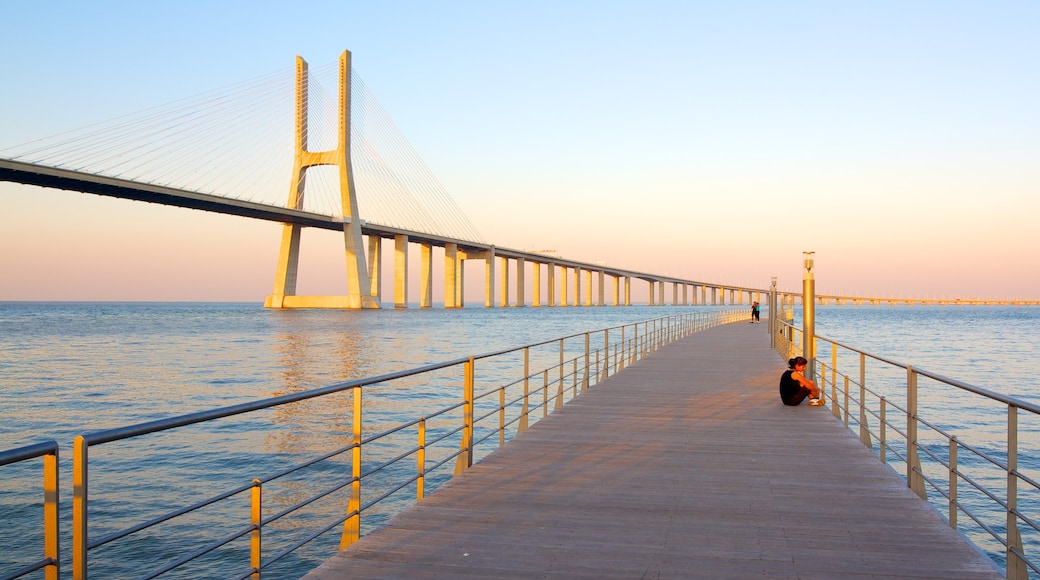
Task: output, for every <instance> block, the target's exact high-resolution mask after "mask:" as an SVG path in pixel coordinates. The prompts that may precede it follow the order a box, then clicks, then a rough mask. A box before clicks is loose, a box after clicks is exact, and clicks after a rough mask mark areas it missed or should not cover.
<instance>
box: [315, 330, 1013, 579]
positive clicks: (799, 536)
mask: <svg viewBox="0 0 1040 580" xmlns="http://www.w3.org/2000/svg"><path fill="white" fill-rule="evenodd" d="M766 328H767V325H766V324H755V325H752V324H730V325H727V326H723V327H720V328H716V329H712V330H709V331H705V332H701V333H698V334H695V335H693V336H691V337H688V338H686V339H684V340H682V341H679V342H676V343H674V344H672V345H669V346H667V347H665V348H663V349H661V350H659V351H657V352H656V353H653V354H652V355H650V356H649V357H648V358H646V359H644V360H642V361H640V362H638V363H637V364H635V365H633V366H631V367H629V368H628V369H626V370H625V371H623V372H621V373H620V374H618V375H615V376H613V377H610V378H609V379H608V380H607V381H604V382H603V383H601V384H599V385H597V386H595V387H594V388H592V389H590V390H589V391H587V392H586V393H584V394H582V395H581V396H579V397H578V398H577V399H575V400H574V401H572V402H570V403H568V404H567V405H566V406H565V407H564V408H563V409H562V410H561V411H558V412H556V413H555V414H553V415H550V416H549V417H547V418H545V419H543V420H541V421H539V422H538V423H537V424H535V425H534V426H533V427H532V428H531V429H530V430H529V431H528V432H527V433H525V434H523V435H522V436H520V437H517V438H516V439H515V440H514V441H513V442H511V443H509V444H507V445H506V446H505V447H504V448H502V449H499V450H497V451H495V452H494V453H492V454H490V455H489V456H488V457H486V458H485V459H484V460H483V461H481V462H480V463H478V464H476V465H474V466H473V468H472V469H470V470H469V471H468V472H466V473H465V474H463V475H462V476H461V477H458V478H455V479H454V480H452V481H450V482H448V483H447V484H445V485H444V486H442V487H441V488H440V489H439V490H437V491H436V492H435V493H433V494H431V495H429V496H428V497H427V498H426V499H424V500H423V501H422V502H420V503H419V504H417V505H415V506H413V507H412V508H410V509H408V510H406V511H404V512H403V513H401V514H398V515H397V516H396V517H395V518H393V519H392V520H391V522H390V523H389V524H388V525H387V526H385V527H384V528H382V529H379V530H377V531H375V532H373V533H371V534H369V535H367V536H365V537H363V538H361V540H360V541H359V542H358V543H356V544H355V545H353V546H351V547H350V548H349V549H347V550H345V551H343V552H341V553H339V554H338V555H336V556H335V557H333V558H332V559H330V560H329V561H327V562H326V563H324V564H323V565H321V566H320V567H319V568H317V569H315V570H314V571H312V572H311V573H310V574H308V575H307V576H306V578H307V579H308V580H328V579H333V578H335V579H346V578H546V577H555V578H687V577H699V578H821V579H832V578H1002V577H1003V575H1002V574H1001V573H999V572H998V571H997V570H996V569H995V568H994V567H993V564H992V563H991V562H990V561H989V560H988V559H987V558H985V557H984V556H982V555H980V554H979V553H978V552H977V551H976V550H975V549H974V548H973V547H972V546H971V545H970V544H969V543H968V542H967V541H966V540H965V539H964V538H963V537H962V536H961V535H960V534H958V533H957V532H955V531H954V530H952V529H950V527H949V526H948V525H946V523H945V522H944V520H943V519H942V518H941V517H940V516H939V515H938V513H937V512H936V511H935V510H933V509H932V508H931V507H930V506H929V505H927V504H926V503H925V502H923V501H921V500H920V499H919V498H918V497H917V496H916V495H914V494H913V493H912V492H910V490H909V489H907V487H906V486H905V484H904V483H903V481H902V479H901V478H899V477H898V475H896V474H895V473H894V472H893V471H892V470H891V469H890V468H888V467H887V466H885V465H882V464H881V463H880V462H879V461H878V459H877V457H876V456H875V455H873V454H872V453H871V452H870V451H869V450H868V449H866V448H865V447H863V445H862V444H861V443H860V442H859V440H858V438H857V437H856V436H854V435H853V434H852V433H851V432H849V431H847V430H846V429H845V428H844V426H843V425H842V424H841V423H840V422H839V421H837V420H835V418H834V416H833V415H832V414H831V412H830V410H829V408H820V407H809V406H807V405H804V404H803V405H802V406H800V407H785V406H783V405H782V404H781V403H780V401H779V398H778V396H777V382H778V379H779V376H780V373H781V372H783V370H784V368H785V367H786V365H785V364H784V363H783V361H781V360H780V357H778V356H777V354H776V353H775V352H774V351H772V350H770V348H769V344H768V343H769V337H768V335H767V332H766Z"/></svg>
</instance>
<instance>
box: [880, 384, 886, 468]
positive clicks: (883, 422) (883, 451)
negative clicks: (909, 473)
mask: <svg viewBox="0 0 1040 580" xmlns="http://www.w3.org/2000/svg"><path fill="white" fill-rule="evenodd" d="M886 403H887V401H885V398H884V397H881V401H880V409H879V410H878V415H880V416H881V419H880V421H881V425H880V430H879V431H880V433H879V437H880V438H879V439H878V457H879V458H880V459H881V463H887V460H886V455H887V453H886V451H887V450H888V419H887V418H886V417H885V413H886V411H887V410H888V409H887V407H888V405H887V404H886Z"/></svg>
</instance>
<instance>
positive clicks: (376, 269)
mask: <svg viewBox="0 0 1040 580" xmlns="http://www.w3.org/2000/svg"><path fill="white" fill-rule="evenodd" d="M382 264H383V239H382V238H380V237H379V236H368V273H369V281H370V290H371V294H372V297H373V298H375V301H376V302H377V303H379V304H382V303H383V279H382V267H381V266H382Z"/></svg>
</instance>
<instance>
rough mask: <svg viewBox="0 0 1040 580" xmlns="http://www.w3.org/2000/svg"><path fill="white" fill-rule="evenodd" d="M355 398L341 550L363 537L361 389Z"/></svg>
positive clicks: (340, 542)
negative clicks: (349, 473)
mask: <svg viewBox="0 0 1040 580" xmlns="http://www.w3.org/2000/svg"><path fill="white" fill-rule="evenodd" d="M351 392H352V394H353V398H354V416H353V418H352V420H351V423H352V427H353V437H352V439H351V440H352V441H353V447H352V448H351V480H350V501H349V502H348V503H347V519H346V521H345V522H343V537H341V538H340V541H339V549H340V550H344V549H346V548H347V547H348V546H350V545H351V544H353V543H354V542H356V541H358V538H360V537H361V421H362V415H361V410H362V398H363V393H362V390H361V388H360V387H357V388H354V389H352V390H351Z"/></svg>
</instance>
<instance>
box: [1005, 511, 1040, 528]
mask: <svg viewBox="0 0 1040 580" xmlns="http://www.w3.org/2000/svg"><path fill="white" fill-rule="evenodd" d="M1011 513H1013V514H1015V515H1016V516H1017V517H1018V519H1020V520H1022V521H1023V522H1025V523H1026V524H1027V525H1028V526H1029V527H1031V528H1033V530H1034V531H1037V532H1040V523H1037V522H1036V521H1034V520H1033V519H1032V518H1030V517H1029V516H1027V515H1026V514H1024V513H1022V512H1020V511H1018V510H1011Z"/></svg>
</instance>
